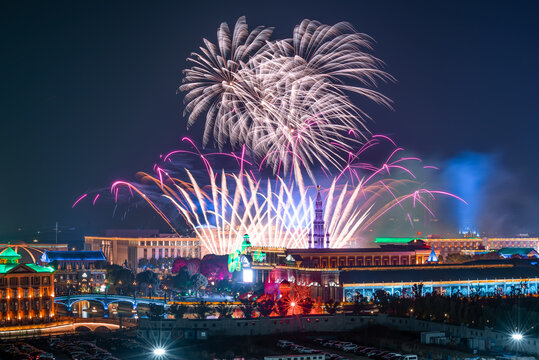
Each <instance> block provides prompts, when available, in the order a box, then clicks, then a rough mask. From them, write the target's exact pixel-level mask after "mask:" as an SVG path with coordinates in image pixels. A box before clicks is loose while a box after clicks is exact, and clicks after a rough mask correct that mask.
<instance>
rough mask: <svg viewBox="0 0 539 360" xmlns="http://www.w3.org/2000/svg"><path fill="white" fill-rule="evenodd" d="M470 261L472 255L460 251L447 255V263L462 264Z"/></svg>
mask: <svg viewBox="0 0 539 360" xmlns="http://www.w3.org/2000/svg"><path fill="white" fill-rule="evenodd" d="M468 261H472V257H471V256H467V255H462V254H460V253H454V254H449V255H447V256H446V257H445V261H444V262H445V263H446V264H462V263H465V262H468Z"/></svg>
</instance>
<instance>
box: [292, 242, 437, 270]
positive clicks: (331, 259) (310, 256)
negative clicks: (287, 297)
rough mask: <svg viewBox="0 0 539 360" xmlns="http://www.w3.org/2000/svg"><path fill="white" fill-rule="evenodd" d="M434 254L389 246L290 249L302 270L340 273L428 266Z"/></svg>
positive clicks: (420, 248) (426, 249)
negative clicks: (347, 269) (349, 268)
mask: <svg viewBox="0 0 539 360" xmlns="http://www.w3.org/2000/svg"><path fill="white" fill-rule="evenodd" d="M431 252H432V250H431V249H430V248H429V247H427V246H422V245H421V246H415V245H386V246H382V247H379V248H356V249H354V248H342V249H288V250H286V253H287V254H289V255H291V256H292V257H293V258H294V259H295V260H296V261H301V266H304V267H311V268H322V269H337V268H339V267H345V266H360V267H369V266H389V265H393V266H398V265H421V264H425V263H426V262H427V260H428V258H429V255H430V253H431Z"/></svg>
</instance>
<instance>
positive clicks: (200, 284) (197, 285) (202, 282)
mask: <svg viewBox="0 0 539 360" xmlns="http://www.w3.org/2000/svg"><path fill="white" fill-rule="evenodd" d="M191 285H192V286H193V288H194V289H195V291H198V290H200V289H201V288H205V287H206V286H208V279H207V278H206V277H205V276H204V275H202V274H200V273H198V274H195V275H193V277H191Z"/></svg>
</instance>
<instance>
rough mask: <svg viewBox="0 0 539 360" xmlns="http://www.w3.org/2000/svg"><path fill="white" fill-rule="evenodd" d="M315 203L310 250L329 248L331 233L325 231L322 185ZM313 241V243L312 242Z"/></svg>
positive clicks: (310, 234)
mask: <svg viewBox="0 0 539 360" xmlns="http://www.w3.org/2000/svg"><path fill="white" fill-rule="evenodd" d="M317 189H318V192H317V194H316V200H315V202H314V221H313V229H312V233H309V248H311V247H312V248H314V249H323V248H329V233H327V232H326V231H325V223H324V204H323V202H322V195H321V193H320V185H318V186H317ZM311 241H312V242H311Z"/></svg>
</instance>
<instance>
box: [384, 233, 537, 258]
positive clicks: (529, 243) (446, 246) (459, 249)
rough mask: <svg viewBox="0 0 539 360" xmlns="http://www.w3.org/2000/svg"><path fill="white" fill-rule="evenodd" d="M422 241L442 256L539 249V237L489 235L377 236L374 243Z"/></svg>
mask: <svg viewBox="0 0 539 360" xmlns="http://www.w3.org/2000/svg"><path fill="white" fill-rule="evenodd" d="M414 240H415V241H423V242H425V244H427V245H429V246H431V247H432V248H433V249H434V250H435V251H436V253H437V254H439V255H440V256H441V257H442V258H445V257H447V255H450V254H457V253H464V252H466V251H476V250H499V249H503V248H533V249H535V250H537V251H539V238H530V237H526V238H524V237H515V238H489V237H484V238H480V237H473V236H470V237H462V238H442V237H439V236H434V235H432V236H428V237H426V238H405V237H404V238H391V237H378V238H376V239H375V240H374V242H375V244H403V243H409V242H411V241H414Z"/></svg>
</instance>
